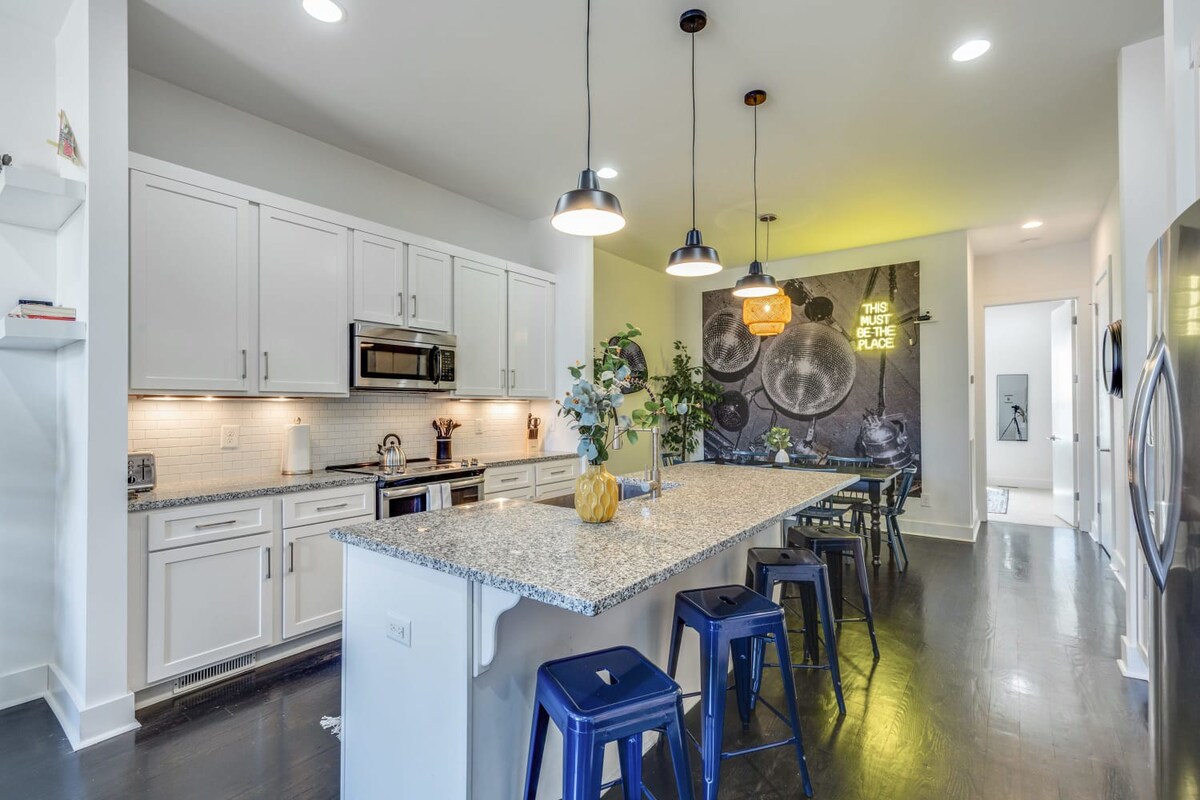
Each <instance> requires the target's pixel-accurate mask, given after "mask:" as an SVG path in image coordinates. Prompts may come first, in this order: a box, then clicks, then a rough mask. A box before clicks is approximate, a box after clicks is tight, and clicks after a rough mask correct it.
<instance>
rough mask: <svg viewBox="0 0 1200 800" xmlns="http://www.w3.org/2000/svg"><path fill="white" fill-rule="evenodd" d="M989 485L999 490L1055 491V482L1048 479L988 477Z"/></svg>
mask: <svg viewBox="0 0 1200 800" xmlns="http://www.w3.org/2000/svg"><path fill="white" fill-rule="evenodd" d="M987 485H988V486H993V487H995V488H997V489H1053V488H1054V482H1053V481H1051V480H1048V479H1046V478H1005V477H995V478H993V477H992V476H991V475H989V476H988V479H987Z"/></svg>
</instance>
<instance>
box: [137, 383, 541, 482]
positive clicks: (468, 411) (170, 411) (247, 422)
mask: <svg viewBox="0 0 1200 800" xmlns="http://www.w3.org/2000/svg"><path fill="white" fill-rule="evenodd" d="M528 413H529V403H528V402H527V401H496V402H473V403H468V402H462V401H459V400H450V399H447V398H439V397H434V396H431V395H415V394H413V395H407V394H355V395H352V396H351V397H349V398H331V399H328V400H325V399H303V400H287V401H281V400H235V399H229V400H226V399H218V400H162V399H154V398H148V399H130V401H129V452H131V453H133V452H151V453H154V454H155V455H156V456H158V477H159V480H160V481H170V480H172V479H175V478H188V479H208V478H212V479H218V478H232V477H254V476H257V475H262V474H271V473H278V472H279V470H280V457H281V456H280V451H281V448H282V444H283V427H284V425H286V424H288V423H290V422H292V421H293V420H294V419H295V418H296V417H300V418H301V419H302V420H303V421H304V422H306V423H308V424H309V425H311V426H312V446H313V469H314V470H320V469H324V468H325V467H326V466H328V465H329V464H344V463H351V462H355V461H369V460H373V459H375V458H376V457H377V456H376V454H375V445H376V444H377V443H379V442H381V441H382V440H383V437H384V436H385V435H386V434H388V433H395V434H397V435H398V436H399V437H400V438H401V439H402V440H403V442H404V451H405V453H406V454H407V455H408V457H409V458H432V457H433V455H434V433H433V427H432V425H431V423H432V422H433V419H434V418H435V417H454V418H455V419H456V420H458V421H459V422H461V423H462V424H463V427H461V428H459V429H458V430H457V431H455V433H454V437H453V438H454V455H455V456H456V457H461V456H470V455H479V454H482V453H495V452H508V451H513V450H521V449H523V448H524V447H525V443H526V434H525V422H526V415H527V414H528ZM476 419H480V420H483V433H482V434H476V433H475V420H476ZM543 424H544V423H543ZM222 425H238V426H240V428H241V430H240V442H239V444H240V446H239V447H238V448H237V449H236V450H222V449H221V447H220V433H221V426H222Z"/></svg>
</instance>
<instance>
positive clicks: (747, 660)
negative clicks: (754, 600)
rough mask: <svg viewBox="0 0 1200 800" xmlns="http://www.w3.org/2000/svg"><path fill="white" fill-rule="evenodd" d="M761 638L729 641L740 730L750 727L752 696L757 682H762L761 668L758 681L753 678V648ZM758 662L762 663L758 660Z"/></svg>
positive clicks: (755, 692) (753, 637)
mask: <svg viewBox="0 0 1200 800" xmlns="http://www.w3.org/2000/svg"><path fill="white" fill-rule="evenodd" d="M761 641H762V640H761V639H760V638H759V637H757V636H752V637H745V638H741V639H734V640H733V641H732V642H730V643H729V651H730V655H732V656H733V689H734V694H735V695H736V696H737V707H738V716H739V717H741V718H742V730H747V729H749V727H750V712H751V711H752V710H754V705H755V703H754V698H755V696H756V695H757V690H758V686H756V685H755V684H758V685H759V686H760V685H761V684H762V672H761V669H760V671H759V673H758V678H759V680H758V681H755V680H754V677H753V676H754V671H753V669H752V665H753V655H752V652H753V650H754V648H755V647H756V646H757V645H758V644H759V643H760V642H761ZM759 664H762V662H761V661H760V662H759Z"/></svg>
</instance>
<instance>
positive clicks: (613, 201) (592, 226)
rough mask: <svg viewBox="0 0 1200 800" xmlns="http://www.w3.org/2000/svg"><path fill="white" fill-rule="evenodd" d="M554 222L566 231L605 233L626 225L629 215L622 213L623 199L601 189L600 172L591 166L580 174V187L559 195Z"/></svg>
mask: <svg viewBox="0 0 1200 800" xmlns="http://www.w3.org/2000/svg"><path fill="white" fill-rule="evenodd" d="M550 222H551V224H552V225H554V227H555V228H557V229H558V230H560V231H562V232H563V233H570V234H573V235H575V236H604V235H606V234H609V233H616V232H617V231H619V230H621V228H624V227H625V216H624V214H622V213H621V201H620V200H618V199H617V196H616V195H615V194H613V193H612V192H606V191H604V190H603V189H601V188H600V179H599V178H597V177H596V171H595V170H593V169H590V168H589V169H585V170H583V171H582V172H580V173H579V188H577V189H572V190H571V191H569V192H565V193H564V194H563V196H562V197H560V198H558V204H557V205H555V206H554V217H553V218H552V219H551V220H550Z"/></svg>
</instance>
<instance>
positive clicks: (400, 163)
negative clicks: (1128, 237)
mask: <svg viewBox="0 0 1200 800" xmlns="http://www.w3.org/2000/svg"><path fill="white" fill-rule="evenodd" d="M341 2H342V3H343V5H344V6H345V8H346V10H347V18H346V20H345V22H343V23H341V24H337V25H325V24H322V23H319V22H316V21H314V20H312V19H311V18H309V17H308V16H307V15H306V14H304V13H303V11H302V10H301V9H300V2H299V0H253V1H250V0H205V2H196V1H195V0H131V2H130V62H131V66H133V67H134V68H135V69H138V70H141V71H143V72H147V73H150V74H152V75H155V76H157V77H159V78H162V79H164V80H167V81H170V82H172V83H175V84H178V85H180V86H183V87H185V88H188V89H191V90H193V91H196V92H199V93H201V94H203V95H206V96H208V97H211V98H214V99H216V100H220V101H222V102H225V103H228V104H229V105H232V106H235V107H237V108H240V109H243V110H245V111H248V112H251V113H253V114H256V115H258V116H261V117H264V118H266V119H269V120H271V121H273V122H276V123H279V124H281V125H284V126H286V127H289V128H293V129H295V130H298V131H301V132H303V133H306V134H308V135H310V136H313V137H315V138H317V139H321V140H323V141H326V142H329V143H331V144H334V145H337V146H339V147H342V148H344V149H346V150H350V151H353V152H356V153H359V154H361V155H364V156H366V157H368V158H371V159H374V160H376V161H378V162H381V163H384V164H387V165H389V166H392V167H395V168H397V169H399V170H402V171H404V172H408V173H410V174H413V175H416V176H418V177H421V178H424V179H425V180H428V181H430V182H432V183H435V184H438V185H441V186H444V187H446V188H448V189H451V190H454V191H456V192H459V193H461V194H464V195H467V196H470V197H473V198H475V199H477V200H480V201H482V202H485V203H488V204H490V205H493V206H495V207H497V208H500V209H503V210H506V211H509V212H511V213H513V214H516V215H518V216H520V217H523V218H528V219H533V218H537V217H541V216H545V215H547V214H549V213H550V212H551V210H552V209H553V205H554V201H555V200H556V199H557V197H558V195H559V194H560V193H561V192H563V191H565V190H566V189H568V188H572V187H573V184H574V181H575V179H576V177H577V175H578V171H579V169H581V168H582V166H583V158H584V154H583V149H584V147H583V145H584V96H583V52H582V44H583V10H584V4H583V2H582V0H576V1H575V2H565V1H564V0H522V2H507V3H506V2H496V0H454V2H423V3H418V2H395V0H341ZM690 2H691V0H674V2H646V0H596V2H595V3H594V4H593V25H592V33H593V39H592V45H593V46H592V56H593V70H592V87H593V97H594V110H595V133H594V143H595V144H594V157H593V164H594V166H601V165H606V164H612V165H614V166H616V167H617V168H618V169H619V170H620V171H621V174H620V176H619V177H618V178H616V179H614V180H611V181H607V182H606V187H607V188H610V189H611V190H612V191H614V192H616V193H617V195H618V196H619V197H620V199H621V202H622V204H623V206H624V208H625V214H626V217H627V219H628V225H627V227H626V229H625V230H624V231H622V232H621V233H618V234H616V235H614V236H611V237H607V238H606V239H604V240H603V241H602V242H601V246H603V247H604V248H605V249H607V250H611V251H613V252H615V253H618V254H620V255H623V256H626V257H628V258H632V259H634V260H637V261H640V262H641V263H643V264H646V265H648V266H652V267H658V266H659V265H662V264H665V261H666V257H667V255H668V253H669V252H670V251H671V249H673V248H674V247H676V246H678V244H681V243H682V239H683V235H684V233H685V231H686V230H687V228H688V227H689V209H688V199H689V193H688V184H687V180H688V175H687V170H688V132H689V128H688V126H689V117H688V109H689V105H688V94H687V92H688V37H687V35H685V34H683V33H682V32H680V30H679V28H678V17H679V14H680V12H681V11H683V10H684V9H686V8H688V7H689V3H690ZM704 8H705V10H707V11H708V12H709V27H708V29H707V30H705V31H704V32H703V33H701V34H699V35H698V37H697V52H698V68H697V69H698V80H699V93H700V96H699V115H700V126H701V127H700V133H699V202H700V210H699V214H700V219H699V222H700V227H701V229H702V230H703V232H704V235H705V240H706V242H707V243H709V244H712V245H714V246H716V247H717V248H718V249H719V250H720V251H721V254H722V259H723V261H724V262H725V264H726V265H727V266H730V267H734V266H737V265H744V264H745V263H746V261H748V260H749V258H750V255H751V247H752V242H753V240H752V238H751V237H752V229H751V227H752V226H751V223H752V215H751V211H750V209H751V195H750V147H751V138H750V137H751V111H750V110H749V109H748V108H747V107H746V106H744V105H743V103H742V95H743V94H744V93H745V92H746V91H747V90H748V89H751V88H757V87H761V88H764V89H766V90H767V92H768V95H769V100H768V102H767V104H766V105H765V106H763V107H762V108H760V110H759V124H760V179H759V187H760V188H759V192H760V198H761V200H760V207H761V209H762V210H764V211H771V212H774V213H776V214H778V215H779V217H780V221H779V222H778V223H776V225H774V226H773V229H772V254H771V255H772V257H773V258H780V257H785V256H793V255H799V254H802V253H810V252H818V251H826V250H833V249H840V248H845V247H854V246H859V245H864V244H870V243H877V242H884V241H891V240H895V239H903V238H908V237H913V236H920V235H925V234H930V233H937V232H941V231H947V230H957V229H964V228H970V229H976V228H982V229H990V230H989V231H987V232H985V233H984V234H983V235H982V236H981V237H980V238H979V240H978V241H977V242H976V247H977V249H978V250H979V251H980V252H984V253H986V252H995V251H997V250H1002V249H1008V248H1011V247H1016V246H1018V243H1019V241H1020V240H1021V239H1026V238H1029V234H1027V233H1026V232H1024V231H1021V230H1019V227H1018V226H1019V223H1021V222H1023V221H1025V220H1026V219H1028V218H1031V217H1037V218H1039V219H1044V220H1045V221H1046V223H1047V224H1046V227H1045V228H1043V229H1042V231H1040V232H1039V233H1038V234H1036V235H1037V236H1039V237H1044V238H1045V242H1047V243H1048V242H1050V241H1055V240H1057V241H1061V240H1066V239H1079V238H1083V237H1084V236H1086V235H1087V232H1088V230H1089V229H1090V227H1091V225H1092V224H1093V223H1094V221H1095V219H1096V218H1097V216H1098V213H1099V211H1100V209H1101V207H1102V206H1103V204H1104V202H1105V200H1106V199H1107V197H1108V195H1109V192H1110V191H1111V190H1112V187H1113V185H1114V184H1115V182H1116V87H1117V81H1116V69H1117V51H1118V49H1119V48H1120V47H1122V46H1124V45H1126V44H1130V43H1133V42H1137V41H1141V40H1144V39H1146V38H1150V37H1152V36H1155V35H1158V34H1160V33H1161V30H1162V8H1161V3H1160V2H1158V0H1053V2H1046V0H1005V2H995V1H994V0H993V1H992V2H988V1H987V0H908V2H896V0H855V1H854V2H845V0H806V1H805V2H797V0H756V2H745V0H741V1H740V2H739V0H710V2H708V3H707V5H705V6H704ZM979 36H982V37H986V38H989V39H991V40H992V41H993V42H994V46H993V48H992V51H991V52H990V53H989V54H988V55H986V56H985V57H984V58H982V59H980V60H978V61H975V62H971V63H967V64H957V63H953V62H951V61H950V59H949V53H950V51H951V50H952V49H953V48H954V47H955V46H956V45H957V44H959V43H960V42H962V41H964V40H966V39H969V38H974V37H979Z"/></svg>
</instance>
